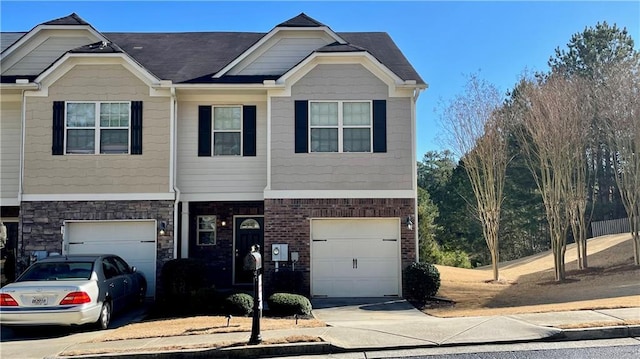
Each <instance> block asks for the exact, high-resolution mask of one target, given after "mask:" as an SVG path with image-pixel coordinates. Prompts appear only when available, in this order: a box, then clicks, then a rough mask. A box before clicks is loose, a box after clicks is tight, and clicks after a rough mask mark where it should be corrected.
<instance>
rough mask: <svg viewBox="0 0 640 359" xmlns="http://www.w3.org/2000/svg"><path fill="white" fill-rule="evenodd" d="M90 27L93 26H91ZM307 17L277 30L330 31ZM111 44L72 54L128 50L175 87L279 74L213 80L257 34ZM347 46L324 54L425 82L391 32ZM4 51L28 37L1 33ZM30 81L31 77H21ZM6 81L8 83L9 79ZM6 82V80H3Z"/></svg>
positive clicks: (141, 36) (121, 36) (171, 36)
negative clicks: (348, 56)
mask: <svg viewBox="0 0 640 359" xmlns="http://www.w3.org/2000/svg"><path fill="white" fill-rule="evenodd" d="M45 24H48V25H88V24H87V23H86V22H85V21H84V20H82V19H81V18H80V17H79V16H78V15H76V14H75V13H74V14H71V15H69V16H66V17H63V18H59V19H56V20H52V21H49V22H47V23H45ZM89 26H90V25H89ZM325 26H326V25H323V24H322V23H320V22H318V21H316V20H314V19H312V18H311V17H309V16H307V15H306V14H304V13H301V14H300V15H298V16H296V17H294V18H292V19H289V20H287V21H285V22H283V23H281V24H279V25H277V26H276V27H325ZM101 34H102V35H103V36H104V37H105V38H106V39H108V42H106V43H105V44H103V43H97V44H89V45H86V46H82V47H80V48H76V49H73V50H71V51H70V52H72V53H118V52H124V53H126V54H128V55H129V56H131V57H132V58H133V59H134V60H135V61H137V62H138V63H139V64H140V65H141V66H143V67H144V68H146V69H147V70H148V71H150V72H151V73H152V74H154V75H155V76H156V77H158V78H160V79H162V80H170V81H172V82H173V83H213V82H221V83H252V82H250V81H256V82H253V83H262V81H263V80H264V79H273V76H222V77H221V78H219V79H211V78H210V77H211V76H213V75H214V74H216V73H217V72H219V71H220V70H222V69H223V68H224V67H225V66H227V65H228V64H229V63H231V62H232V61H233V60H235V59H236V58H237V57H238V56H240V55H242V54H243V53H244V52H245V51H246V50H247V49H249V48H250V47H251V46H253V45H254V44H255V43H257V42H258V41H259V40H260V39H262V38H263V37H264V36H265V35H267V33H256V32H172V33H169V32H166V33H129V32H126V33H125V32H110V33H109V32H107V33H101ZM336 34H337V35H338V36H339V37H340V38H342V39H344V40H345V41H346V42H347V44H338V43H334V44H330V45H327V46H324V47H322V48H320V49H317V50H316V51H318V52H323V53H326V52H362V51H367V52H369V53H370V54H371V55H372V56H373V57H375V58H376V59H378V61H380V62H381V63H382V64H384V65H385V66H387V67H388V68H389V69H390V70H391V71H392V72H393V73H395V74H396V75H397V76H398V77H400V78H401V79H403V80H416V82H417V83H418V84H424V81H423V80H422V78H421V77H420V75H418V73H417V72H416V71H415V69H414V68H413V66H411V64H410V63H409V61H408V60H407V59H406V57H405V56H404V55H403V54H402V52H401V51H400V49H399V48H398V47H397V46H396V44H395V43H394V42H393V40H392V39H391V37H390V36H389V35H388V34H387V33H385V32H345V33H336ZM0 35H1V37H0V42H1V43H2V46H3V50H4V49H5V48H6V47H8V46H10V45H7V44H11V43H14V42H15V41H17V40H18V39H19V38H20V37H21V36H22V35H24V33H0ZM20 77H21V78H25V76H20ZM3 80H4V79H3ZM3 82H4V81H3Z"/></svg>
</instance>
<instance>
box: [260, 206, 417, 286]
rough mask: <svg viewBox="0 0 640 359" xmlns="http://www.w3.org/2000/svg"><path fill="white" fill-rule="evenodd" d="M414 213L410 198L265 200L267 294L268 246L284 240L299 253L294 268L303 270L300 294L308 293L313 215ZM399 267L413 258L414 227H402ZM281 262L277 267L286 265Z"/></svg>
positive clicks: (269, 282)
mask: <svg viewBox="0 0 640 359" xmlns="http://www.w3.org/2000/svg"><path fill="white" fill-rule="evenodd" d="M414 213H415V202H414V200H413V199H411V198H407V199H405V198H389V199H266V200H265V203H264V214H265V233H264V244H265V248H264V255H265V259H264V281H265V289H266V293H265V294H266V295H267V296H268V295H269V294H271V292H270V288H274V287H275V286H276V284H275V283H273V280H274V269H275V267H274V263H273V262H272V261H271V260H270V259H271V245H272V244H274V243H286V244H288V245H289V253H291V252H298V253H299V256H300V258H299V261H298V263H296V268H295V269H296V271H300V272H302V273H303V279H302V280H303V285H302V290H301V292H302V293H301V294H304V295H310V290H311V289H310V288H311V283H310V263H311V258H310V221H309V220H310V219H313V218H375V217H381V218H402V219H403V220H404V218H406V217H407V216H408V215H413V214H414ZM401 228H402V229H401V234H400V237H401V256H402V258H401V261H402V268H404V267H406V266H407V265H409V264H410V263H411V262H413V261H415V260H416V245H415V235H416V234H415V230H416V229H415V228H414V229H413V230H409V229H407V227H406V226H404V225H403V226H401ZM288 266H289V264H288V263H282V264H281V265H280V268H283V267H284V268H287V267H288Z"/></svg>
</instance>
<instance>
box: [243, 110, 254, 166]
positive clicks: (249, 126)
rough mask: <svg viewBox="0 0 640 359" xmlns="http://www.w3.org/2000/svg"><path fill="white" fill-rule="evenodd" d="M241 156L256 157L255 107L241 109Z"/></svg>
mask: <svg viewBox="0 0 640 359" xmlns="http://www.w3.org/2000/svg"><path fill="white" fill-rule="evenodd" d="M242 147H243V149H242V155H243V156H255V155H256V106H243V107H242Z"/></svg>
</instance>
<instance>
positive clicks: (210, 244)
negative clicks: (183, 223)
mask: <svg viewBox="0 0 640 359" xmlns="http://www.w3.org/2000/svg"><path fill="white" fill-rule="evenodd" d="M202 217H213V224H214V225H215V227H213V229H211V230H204V229H201V228H200V218H202ZM211 232H213V234H214V238H213V243H200V233H211ZM217 244H218V216H215V215H208V214H203V215H200V216H196V245H198V246H199V247H200V246H201V247H207V246H215V245H217Z"/></svg>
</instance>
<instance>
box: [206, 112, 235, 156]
mask: <svg viewBox="0 0 640 359" xmlns="http://www.w3.org/2000/svg"><path fill="white" fill-rule="evenodd" d="M241 148H242V108H241V107H240V106H233V107H231V106H229V107H214V108H213V155H214V156H240V155H241V154H242V153H241Z"/></svg>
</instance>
